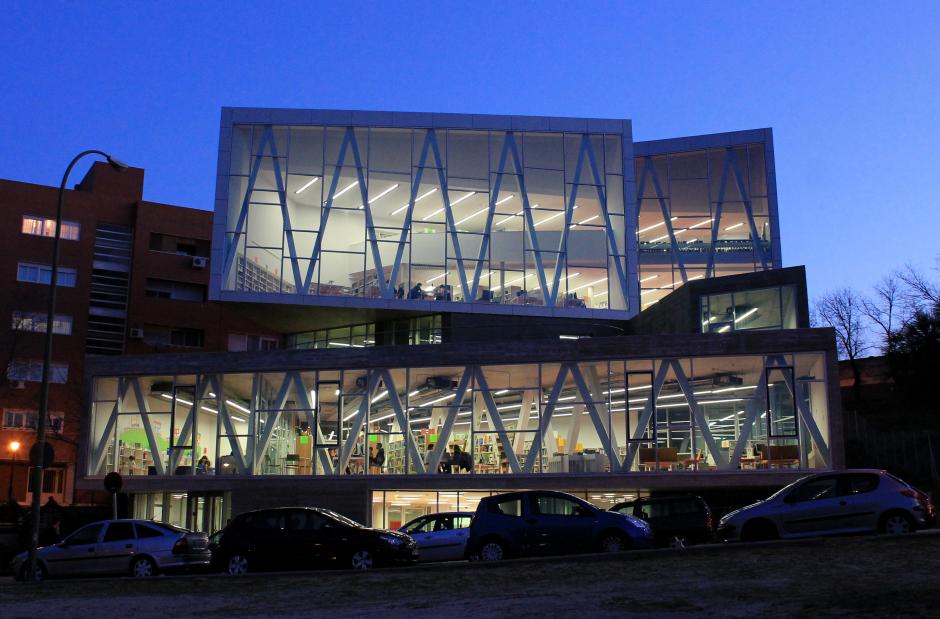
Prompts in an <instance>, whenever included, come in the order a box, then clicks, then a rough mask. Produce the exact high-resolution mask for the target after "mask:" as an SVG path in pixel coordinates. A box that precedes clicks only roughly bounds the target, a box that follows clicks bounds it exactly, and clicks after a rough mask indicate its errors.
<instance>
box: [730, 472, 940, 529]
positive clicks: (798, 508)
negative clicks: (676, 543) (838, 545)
mask: <svg viewBox="0 0 940 619" xmlns="http://www.w3.org/2000/svg"><path fill="white" fill-rule="evenodd" d="M933 519H934V507H933V504H932V503H931V502H930V498H929V497H928V496H927V495H926V494H925V493H923V492H921V491H920V490H917V489H916V488H913V487H912V486H910V485H908V484H907V483H905V482H903V481H901V480H900V479H898V478H897V477H895V476H893V475H891V474H889V473H886V472H885V471H879V470H869V469H859V470H847V471H839V472H832V473H820V474H817V475H810V476H809V477H804V478H803V479H800V480H799V481H796V482H794V483H792V484H790V485H789V486H786V487H785V488H783V489H781V490H779V491H778V492H776V493H775V494H773V495H772V496H771V497H770V498H768V499H766V500H764V501H761V502H759V503H755V504H753V505H749V506H747V507H742V508H741V509H738V510H736V511H733V512H731V513H730V514H728V515H727V516H725V517H723V518H722V519H721V521H720V522H719V525H718V536H719V538H720V539H723V540H730V541H734V540H741V541H758V540H768V539H776V538H796V537H810V536H816V535H833V534H842V533H859V532H873V531H878V532H881V533H888V534H901V533H910V532H912V531H914V530H916V529H918V528H922V527H926V526H929V525H930V524H931V523H932V521H933Z"/></svg>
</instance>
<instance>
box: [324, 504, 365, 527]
mask: <svg viewBox="0 0 940 619" xmlns="http://www.w3.org/2000/svg"><path fill="white" fill-rule="evenodd" d="M320 513H322V514H323V515H325V516H329V517H330V518H332V519H333V520H338V521H339V522H342V523H343V524H345V525H348V526H350V527H356V528H357V529H364V528H365V527H364V526H363V525H361V524H359V523H358V522H356V521H355V520H352V519H350V518H347V517H346V516H344V515H342V514H337V513H336V512H334V511H333V510H329V509H324V510H321V512H320Z"/></svg>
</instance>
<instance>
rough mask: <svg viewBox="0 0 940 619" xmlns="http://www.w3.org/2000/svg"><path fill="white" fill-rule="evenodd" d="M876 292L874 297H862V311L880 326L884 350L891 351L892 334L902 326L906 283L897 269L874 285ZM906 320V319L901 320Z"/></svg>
mask: <svg viewBox="0 0 940 619" xmlns="http://www.w3.org/2000/svg"><path fill="white" fill-rule="evenodd" d="M874 290H875V294H874V296H872V297H862V298H861V302H862V313H863V314H865V316H867V317H868V319H869V320H871V322H872V323H873V324H874V325H875V326H877V327H878V329H879V330H880V331H881V333H882V337H883V340H882V350H883V351H884V352H885V353H889V352H891V350H892V346H893V340H892V338H891V335H892V334H893V333H894V332H895V331H896V330H897V329H898V328H899V327H901V326H903V325H901V324H898V322H899V320H898V319H899V316H898V314H899V313H900V312H901V305H902V302H903V297H904V284H903V281H902V279H901V277H900V275H899V274H898V273H897V271H895V272H892V273H889V274H888V275H885V276H884V277H882V278H881V281H879V282H878V283H877V284H875V285H874ZM901 322H906V320H901Z"/></svg>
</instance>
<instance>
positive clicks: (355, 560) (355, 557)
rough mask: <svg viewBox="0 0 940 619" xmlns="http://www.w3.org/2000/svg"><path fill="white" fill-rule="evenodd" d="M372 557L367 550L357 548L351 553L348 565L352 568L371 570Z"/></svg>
mask: <svg viewBox="0 0 940 619" xmlns="http://www.w3.org/2000/svg"><path fill="white" fill-rule="evenodd" d="M373 563H374V559H373V557H372V553H371V552H369V551H368V550H358V551H356V552H354V553H352V557H351V558H350V560H349V567H351V568H352V569H354V570H371V569H372V565H373Z"/></svg>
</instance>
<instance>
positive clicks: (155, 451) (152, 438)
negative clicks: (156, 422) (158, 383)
mask: <svg viewBox="0 0 940 619" xmlns="http://www.w3.org/2000/svg"><path fill="white" fill-rule="evenodd" d="M130 383H131V388H132V389H133V391H134V399H136V400H137V410H138V413H139V414H140V423H141V425H142V426H144V433H145V434H146V435H147V442H148V443H150V455H151V456H153V466H154V469H155V470H156V472H157V475H163V474H164V468H163V454H162V452H161V451H160V445H159V443H157V437H156V435H155V434H154V433H153V426H152V425H151V423H150V406H149V405H148V404H147V401H146V400H145V399H144V394H143V390H142V389H141V388H140V380H139V379H138V378H137V377H136V376H135V377H133V378H131V379H130ZM169 444H170V445H172V444H173V443H172V437H171V439H170V443H169Z"/></svg>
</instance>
